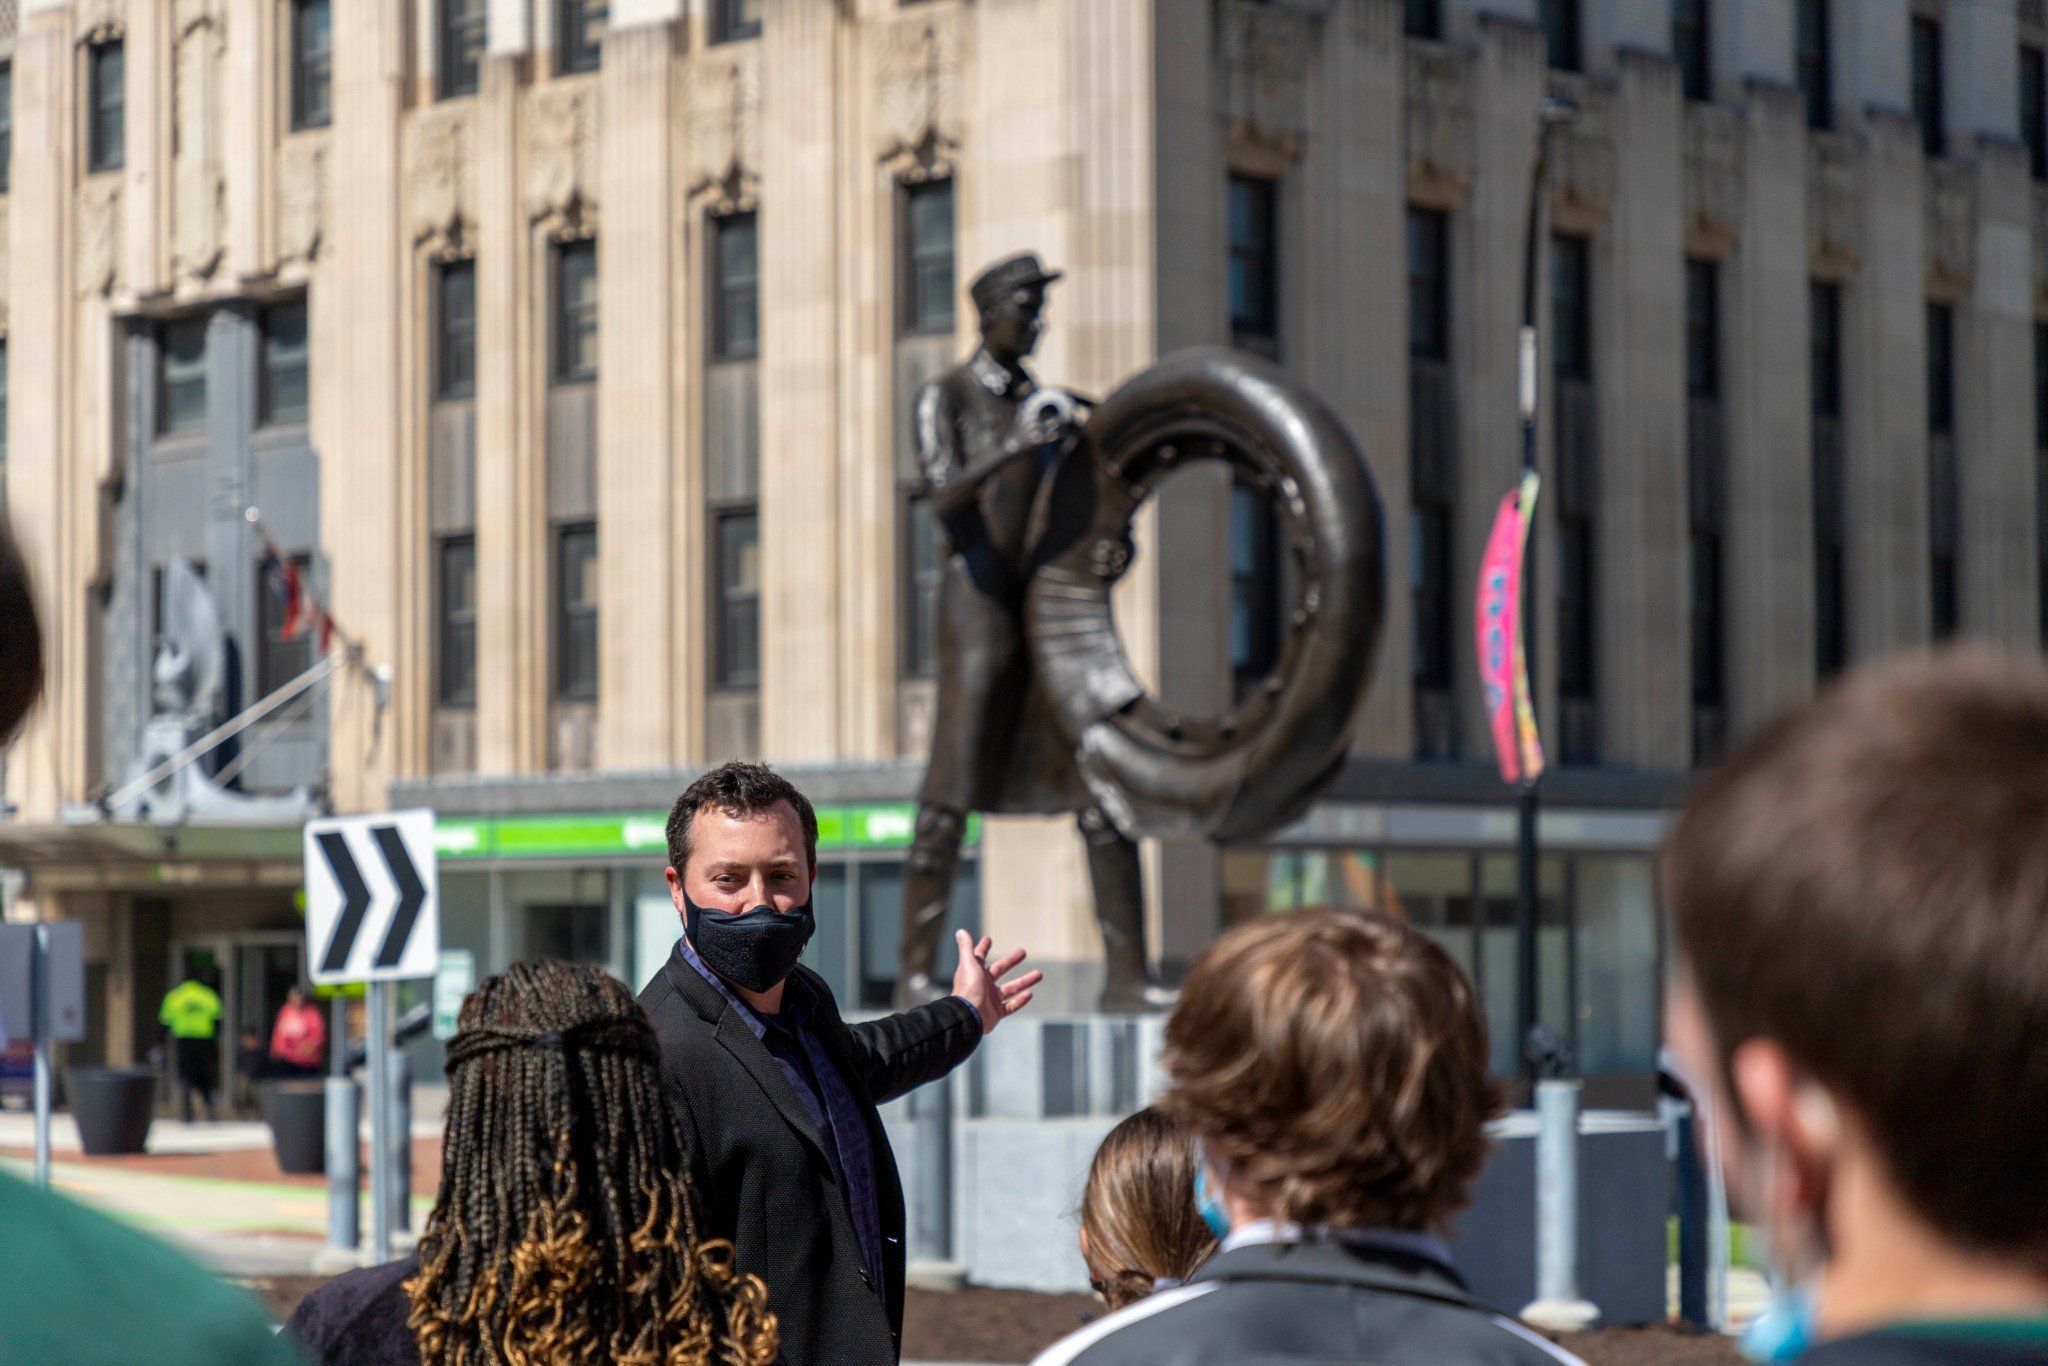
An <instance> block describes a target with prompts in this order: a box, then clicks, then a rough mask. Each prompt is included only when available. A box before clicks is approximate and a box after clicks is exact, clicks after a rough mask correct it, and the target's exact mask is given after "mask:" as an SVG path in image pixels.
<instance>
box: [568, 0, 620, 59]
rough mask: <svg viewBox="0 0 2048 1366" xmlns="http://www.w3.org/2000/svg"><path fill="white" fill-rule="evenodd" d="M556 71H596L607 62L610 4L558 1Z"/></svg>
mask: <svg viewBox="0 0 2048 1366" xmlns="http://www.w3.org/2000/svg"><path fill="white" fill-rule="evenodd" d="M556 6H557V8H556V12H555V71H556V73H557V74H558V75H563V76H566V75H569V74H571V73H573V72H577V71H595V70H597V68H598V67H599V65H601V64H602V62H603V60H604V30H605V23H606V21H607V19H608V18H609V16H610V12H611V6H610V4H609V3H608V0H556Z"/></svg>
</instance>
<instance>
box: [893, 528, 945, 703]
mask: <svg viewBox="0 0 2048 1366" xmlns="http://www.w3.org/2000/svg"><path fill="white" fill-rule="evenodd" d="M903 528H904V532H903V534H904V537H905V541H904V549H903V565H904V583H903V672H904V675H905V676H906V677H909V678H929V677H931V676H932V675H933V674H934V673H936V672H938V664H939V583H940V580H941V579H942V578H943V577H944V576H945V561H944V560H943V558H942V557H941V550H940V546H939V529H938V525H937V522H936V519H934V517H933V516H932V503H931V499H930V498H929V497H927V496H926V495H925V494H924V493H922V492H913V493H911V494H909V495H908V496H907V497H906V498H905V499H904V503H903Z"/></svg>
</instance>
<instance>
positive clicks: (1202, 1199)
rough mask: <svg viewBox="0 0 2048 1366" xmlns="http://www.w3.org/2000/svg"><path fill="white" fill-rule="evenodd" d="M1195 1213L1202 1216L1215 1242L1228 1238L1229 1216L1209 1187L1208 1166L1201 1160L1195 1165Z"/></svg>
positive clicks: (1221, 1202)
mask: <svg viewBox="0 0 2048 1366" xmlns="http://www.w3.org/2000/svg"><path fill="white" fill-rule="evenodd" d="M1195 1213H1197V1214H1199V1215H1201V1216H1202V1222H1203V1223H1205V1224H1207V1225H1208V1226H1209V1232H1211V1233H1213V1234H1215V1235H1216V1241H1217V1242H1219V1243H1220V1242H1222V1241H1223V1240H1224V1239H1225V1238H1228V1237H1229V1236H1230V1216H1229V1215H1228V1214H1225V1213H1224V1212H1223V1201H1222V1200H1221V1199H1220V1198H1219V1197H1218V1196H1217V1194H1216V1192H1215V1190H1213V1189H1212V1188H1211V1187H1210V1185H1209V1164H1208V1163H1207V1162H1206V1161H1201V1160H1197V1161H1196V1163H1195Z"/></svg>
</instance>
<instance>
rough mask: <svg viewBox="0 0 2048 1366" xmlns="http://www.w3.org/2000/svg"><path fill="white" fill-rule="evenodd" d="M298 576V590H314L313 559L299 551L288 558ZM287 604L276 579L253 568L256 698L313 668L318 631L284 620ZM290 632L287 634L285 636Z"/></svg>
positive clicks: (265, 695)
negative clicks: (314, 644) (255, 629)
mask: <svg viewBox="0 0 2048 1366" xmlns="http://www.w3.org/2000/svg"><path fill="white" fill-rule="evenodd" d="M290 559H291V562H292V567H293V568H294V569H296V570H297V571H298V574H299V591H300V592H301V593H310V592H312V591H313V557H312V556H311V555H308V554H306V553H305V552H304V551H300V552H298V553H297V554H294V555H292V556H290ZM286 608H287V604H286V603H285V600H284V598H283V597H282V596H281V595H280V593H279V591H278V587H277V583H276V581H275V579H274V578H273V577H272V576H271V575H270V574H268V573H266V572H265V571H264V569H263V567H262V564H261V562H259V563H258V565H257V569H256V625H257V640H258V648H257V652H256V696H257V697H258V698H264V697H268V696H270V694H272V693H274V692H276V691H277V690H278V689H279V688H282V687H283V686H284V685H285V684H287V683H289V682H291V681H292V680H293V679H294V678H297V677H298V676H299V675H300V674H302V673H304V672H305V671H306V670H308V669H310V668H312V667H313V641H314V638H315V637H316V635H317V634H318V633H317V632H315V631H313V630H311V629H309V628H308V627H307V626H306V625H305V623H304V622H303V621H301V622H297V623H294V622H292V621H290V620H288V619H287V617H286V615H285V612H286ZM287 631H289V632H290V634H286V632H287Z"/></svg>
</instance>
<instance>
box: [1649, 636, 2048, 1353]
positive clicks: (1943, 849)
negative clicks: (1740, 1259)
mask: <svg viewBox="0 0 2048 1366" xmlns="http://www.w3.org/2000/svg"><path fill="white" fill-rule="evenodd" d="M1663 875H1664V889H1665V895H1666V900H1667V903H1668V905H1669V908H1670V912H1671V917H1672V922H1673V925H1674V927H1675V929H1676V931H1677V941H1678V949H1679V955H1678V956H1679V971H1678V974H1677V981H1676V984H1675V987H1674V989H1673V991H1672V993H1671V997H1670V1001H1669V1005H1668V1020H1667V1026H1666V1032H1667V1035H1668V1037H1669V1040H1670V1044H1671V1047H1672V1049H1673V1051H1674V1052H1675V1053H1676V1055H1677V1057H1678V1059H1679V1061H1680V1063H1681V1065H1682V1066H1683V1067H1684V1068H1685V1069H1686V1071H1687V1072H1688V1073H1689V1076H1688V1081H1689V1083H1690V1084H1691V1085H1692V1086H1693V1088H1694V1089H1695V1091H1696V1092H1700V1091H1703V1092H1705V1093H1706V1094H1707V1095H1708V1097H1709V1098H1710V1100H1711V1101H1712V1102H1713V1104H1712V1106H1711V1109H1712V1112H1713V1114H1714V1116H1715V1121H1714V1122H1715V1124H1716V1127H1717V1128H1718V1130H1719V1137H1720V1143H1721V1152H1722V1154H1723V1159H1722V1161H1723V1167H1724V1169H1725V1172H1726V1175H1727V1179H1728V1188H1729V1191H1730V1193H1731V1196H1732V1197H1733V1199H1734V1200H1735V1202H1736V1203H1737V1204H1738V1205H1740V1206H1742V1207H1743V1212H1744V1213H1746V1215H1747V1217H1748V1218H1749V1219H1751V1220H1752V1221H1753V1222H1754V1223H1755V1224H1756V1225H1757V1226H1758V1227H1759V1228H1760V1229H1761V1230H1762V1232H1763V1233H1764V1235H1765V1237H1766V1240H1767V1242H1768V1244H1769V1248H1770V1253H1771V1260H1772V1262H1773V1263H1774V1265H1775V1268H1776V1270H1777V1271H1778V1273H1779V1278H1780V1281H1781V1283H1784V1284H1786V1285H1789V1286H1790V1287H1792V1288H1793V1290H1794V1291H1795V1292H1796V1293H1793V1294H1790V1295H1788V1296H1787V1297H1786V1298H1785V1300H1784V1302H1783V1303H1782V1304H1781V1305H1780V1306H1778V1309H1779V1312H1778V1313H1777V1314H1774V1315H1773V1316H1772V1318H1771V1320H1770V1321H1771V1322H1773V1323H1774V1324H1776V1325H1777V1331H1775V1332H1774V1333H1773V1334H1772V1336H1771V1338H1770V1340H1769V1341H1759V1342H1757V1343H1756V1344H1755V1348H1756V1351H1757V1352H1758V1353H1759V1354H1760V1355H1763V1356H1764V1357H1765V1359H1770V1360H1789V1359H1790V1357H1791V1356H1792V1355H1794V1354H1798V1353H1800V1352H1801V1351H1802V1350H1803V1349H1805V1347H1806V1345H1807V1344H1808V1343H1809V1342H1817V1343H1819V1344H1820V1345H1819V1346H1817V1347H1813V1348H1812V1349H1811V1350H1806V1351H1805V1352H1804V1355H1801V1356H1800V1360H1801V1361H1802V1362H1808V1363H1812V1366H1851V1363H1871V1364H1872V1366H1875V1364H1876V1363H1884V1364H1885V1366H1918V1364H1919V1363H1935V1362H1968V1363H1984V1364H1985V1366H1989V1364H1990V1363H1994V1362H1995V1363H2048V1182H2044V1181H2043V1180H2042V1179H2041V1167H2042V1161H2043V1155H2044V1154H2048V669H2044V668H2043V666H2042V664H2041V662H2040V661H2039V660H2038V659H2034V658H2021V657H2019V656H2013V655H2003V654H1999V653H1996V652H1993V651H1991V650H1988V649H1983V648H1974V649H1961V650H1953V651H1946V652H1942V653H1939V654H1933V655H1923V656H1917V657H1913V658H1909V659H1902V660H1898V661H1894V662H1891V663H1887V664H1884V665H1880V666H1878V667H1875V668H1871V669H1868V670H1866V671H1864V672H1861V673H1858V674H1855V675H1853V676H1851V677H1850V678H1848V679H1847V680H1845V681H1844V682H1842V683H1840V684H1838V685H1837V686H1835V687H1834V688H1832V689H1830V690H1829V691H1827V692H1825V693H1823V694H1822V695H1821V696H1820V697H1819V698H1818V699H1816V700H1815V701H1813V702H1810V703H1808V704H1807V705H1805V706H1803V707H1801V708H1799V709H1798V710H1796V711H1794V712H1792V713H1791V714H1789V715H1788V716H1786V717H1784V718H1783V719H1781V720H1779V721H1778V722H1776V723H1775V724H1773V725H1771V726H1769V727H1767V728H1765V729H1764V730H1763V731H1761V732H1760V733H1759V734H1757V735H1756V736H1755V737H1754V738H1752V739H1751V740H1750V741H1749V742H1748V743H1747V744H1745V745H1744V746H1743V747H1742V748H1741V749H1740V750H1739V751H1738V752H1737V753H1736V754H1735V755H1734V756H1733V757H1732V758H1731V759H1730V760H1729V761H1728V763H1727V764H1726V765H1725V766H1724V767H1723V768H1722V769H1720V770H1719V771H1718V772H1716V773H1714V774H1713V775H1712V776H1710V777H1709V778H1707V779H1706V780H1705V781H1704V782H1703V783H1702V784H1701V785H1700V787H1699V788H1698V790H1697V791H1696V792H1695V793H1694V794H1693V797H1692V799H1691V801H1690V802H1689V803H1688V804H1687V806H1686V810H1685V812H1684V814H1683V815H1682V816H1681V817H1680V819H1679V821H1678V824H1677V826H1676V828H1675V829H1674V831H1673V833H1672V836H1671V839H1670V843H1669V845H1668V846H1667V848H1666V850H1665V854H1664V866H1663Z"/></svg>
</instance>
